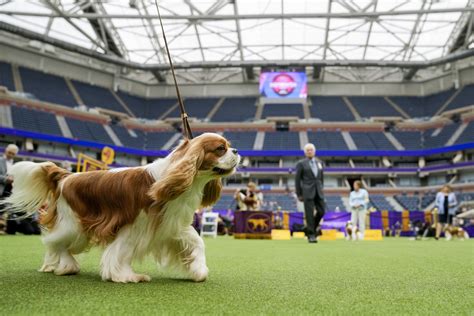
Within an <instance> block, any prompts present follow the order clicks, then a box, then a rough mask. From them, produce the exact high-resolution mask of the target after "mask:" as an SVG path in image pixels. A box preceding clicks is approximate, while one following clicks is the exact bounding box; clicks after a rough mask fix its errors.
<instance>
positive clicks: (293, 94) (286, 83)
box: [259, 71, 308, 99]
mask: <svg viewBox="0 0 474 316" xmlns="http://www.w3.org/2000/svg"><path fill="white" fill-rule="evenodd" d="M259 91H260V96H261V97H263V98H267V99H305V98H306V97H307V94H308V92H307V91H308V89H307V77H306V73H305V72H295V71H269V72H262V73H261V74H260V87H259Z"/></svg>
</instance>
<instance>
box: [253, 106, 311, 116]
mask: <svg viewBox="0 0 474 316" xmlns="http://www.w3.org/2000/svg"><path fill="white" fill-rule="evenodd" d="M270 116H297V117H299V118H303V117H304V114H303V106H302V105H301V103H296V104H287V103H282V104H265V105H264V107H263V113H262V118H267V117H270Z"/></svg>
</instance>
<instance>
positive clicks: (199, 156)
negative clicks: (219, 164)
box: [148, 141, 204, 208]
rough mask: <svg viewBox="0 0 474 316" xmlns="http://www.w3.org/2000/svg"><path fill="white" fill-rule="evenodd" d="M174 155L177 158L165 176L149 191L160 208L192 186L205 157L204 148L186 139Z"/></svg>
mask: <svg viewBox="0 0 474 316" xmlns="http://www.w3.org/2000/svg"><path fill="white" fill-rule="evenodd" d="M172 155H173V157H171V159H176V160H175V161H173V162H171V165H170V166H169V167H168V172H166V173H165V174H164V177H163V178H162V179H160V180H159V181H157V182H155V183H154V184H153V185H152V187H151V188H150V190H149V191H148V195H149V196H150V197H151V198H152V199H153V200H154V201H155V203H156V204H157V206H158V207H159V208H161V207H162V206H164V205H165V204H166V203H167V202H169V201H172V200H174V199H176V198H177V197H178V196H180V195H181V194H183V193H184V192H186V190H188V189H189V188H190V187H191V185H192V183H193V181H194V177H195V176H196V174H197V171H198V169H199V167H200V165H201V164H202V161H203V159H204V150H203V149H202V148H200V147H199V146H192V144H190V142H189V141H185V142H184V143H183V144H181V145H180V146H179V147H178V148H177V149H176V150H175V151H174V152H173V154H172Z"/></svg>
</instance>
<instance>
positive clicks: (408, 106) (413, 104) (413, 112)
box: [390, 96, 426, 118]
mask: <svg viewBox="0 0 474 316" xmlns="http://www.w3.org/2000/svg"><path fill="white" fill-rule="evenodd" d="M390 100H392V101H393V102H395V104H397V105H398V106H399V107H400V109H402V110H403V111H404V112H405V113H407V114H408V115H409V116H410V117H411V118H414V117H424V116H426V114H425V98H423V97H407V96H403V97H399V96H396V97H390Z"/></svg>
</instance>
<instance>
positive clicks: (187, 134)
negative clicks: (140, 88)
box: [155, 0, 193, 139]
mask: <svg viewBox="0 0 474 316" xmlns="http://www.w3.org/2000/svg"><path fill="white" fill-rule="evenodd" d="M155 5H156V11H158V19H159V20H160V25H161V32H162V33H163V40H164V42H165V47H166V54H167V55H168V61H169V63H170V68H171V73H172V74H173V80H174V86H175V88H176V96H177V97H178V103H179V109H180V111H181V119H182V120H183V134H184V137H186V138H187V139H193V133H192V131H191V126H190V125H189V122H188V114H187V113H186V110H185V108H184V102H183V99H182V98H181V93H180V92H179V86H178V81H177V80H176V75H175V73H174V67H173V61H172V60H171V55H170V50H169V48H168V41H167V40H166V35H165V29H164V28H163V21H161V15H160V8H159V7H158V0H155Z"/></svg>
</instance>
